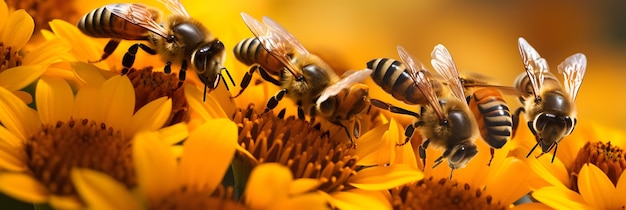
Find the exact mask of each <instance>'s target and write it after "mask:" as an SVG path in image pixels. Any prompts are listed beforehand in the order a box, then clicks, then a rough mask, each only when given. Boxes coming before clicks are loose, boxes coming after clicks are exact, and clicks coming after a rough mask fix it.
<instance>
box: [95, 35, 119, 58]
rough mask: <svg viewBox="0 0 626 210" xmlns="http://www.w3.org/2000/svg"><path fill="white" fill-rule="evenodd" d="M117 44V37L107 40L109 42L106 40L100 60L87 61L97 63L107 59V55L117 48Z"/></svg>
mask: <svg viewBox="0 0 626 210" xmlns="http://www.w3.org/2000/svg"><path fill="white" fill-rule="evenodd" d="M119 45H120V40H119V39H111V40H109V42H107V45H106V46H104V54H102V57H101V58H100V60H96V61H89V63H98V62H100V61H103V60H105V59H107V58H108V57H109V56H111V55H112V54H113V52H114V51H115V49H117V46H119Z"/></svg>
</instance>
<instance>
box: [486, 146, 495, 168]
mask: <svg viewBox="0 0 626 210" xmlns="http://www.w3.org/2000/svg"><path fill="white" fill-rule="evenodd" d="M495 151H496V150H495V149H494V148H489V153H490V154H491V158H489V163H487V166H491V161H493V155H494V154H495V153H496V152H495Z"/></svg>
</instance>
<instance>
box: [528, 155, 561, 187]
mask: <svg viewBox="0 0 626 210" xmlns="http://www.w3.org/2000/svg"><path fill="white" fill-rule="evenodd" d="M551 158H552V156H549V155H543V156H541V157H540V158H534V157H528V158H526V163H528V166H529V167H530V169H531V170H532V171H533V172H534V173H535V174H537V176H539V177H541V178H542V179H544V180H545V181H547V182H548V183H550V184H551V185H560V186H564V187H566V186H569V185H570V184H569V174H568V173H567V169H565V166H564V165H563V163H561V161H560V160H559V159H558V158H557V159H555V160H554V163H551V162H550V161H551V160H550V159H551Z"/></svg>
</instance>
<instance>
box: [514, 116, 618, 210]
mask: <svg viewBox="0 0 626 210" xmlns="http://www.w3.org/2000/svg"><path fill="white" fill-rule="evenodd" d="M516 140H519V144H520V145H519V150H521V151H520V152H519V154H518V155H522V154H525V153H524V151H525V152H526V153H527V152H528V151H529V150H530V148H531V147H532V146H533V145H534V144H535V142H534V137H533V136H532V134H530V132H528V131H524V132H522V133H521V135H520V136H519V138H518V137H516ZM625 140H626V138H624V135H623V133H622V132H617V131H612V130H610V129H607V128H604V127H601V126H598V125H596V124H594V123H588V122H587V123H585V122H582V123H579V125H578V126H577V128H576V130H574V132H573V133H572V134H571V135H570V136H567V137H565V138H564V139H563V140H562V141H561V142H559V150H558V152H557V154H556V158H555V160H554V162H551V159H552V155H551V154H549V155H548V154H546V155H542V156H541V157H538V158H536V157H533V156H532V155H531V157H528V158H527V159H526V162H528V165H529V166H530V168H531V169H532V171H533V173H535V174H536V176H537V177H538V180H540V181H542V182H538V185H535V186H533V188H534V189H535V190H536V191H535V192H534V193H533V194H532V196H533V197H534V198H535V199H537V200H539V201H540V202H543V203H545V204H547V205H549V206H550V207H552V208H570V209H571V208H583V207H584V208H595V209H611V208H623V206H624V203H623V202H621V201H622V200H623V199H620V198H616V197H612V196H613V195H620V193H617V192H618V191H619V190H622V191H623V190H625V189H624V188H623V187H620V180H621V179H622V178H623V177H624V175H623V174H624V173H623V171H624V169H625V168H626V152H625V151H624V148H626V141H625ZM621 185H624V184H621ZM616 186H617V188H616ZM616 190H617V191H616ZM557 196H558V199H556V198H557Z"/></svg>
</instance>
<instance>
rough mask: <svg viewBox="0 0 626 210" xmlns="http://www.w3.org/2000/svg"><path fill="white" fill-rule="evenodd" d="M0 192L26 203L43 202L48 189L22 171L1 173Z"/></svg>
mask: <svg viewBox="0 0 626 210" xmlns="http://www.w3.org/2000/svg"><path fill="white" fill-rule="evenodd" d="M0 192H2V193H4V194H5V195H8V196H10V197H13V198H15V199H18V200H21V201H24V202H28V203H44V202H46V201H47V199H48V195H49V194H48V189H46V188H45V187H44V186H43V185H42V184H41V183H40V182H39V181H38V180H36V179H35V178H33V177H32V176H29V175H26V174H23V173H7V172H5V173H1V174H0Z"/></svg>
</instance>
